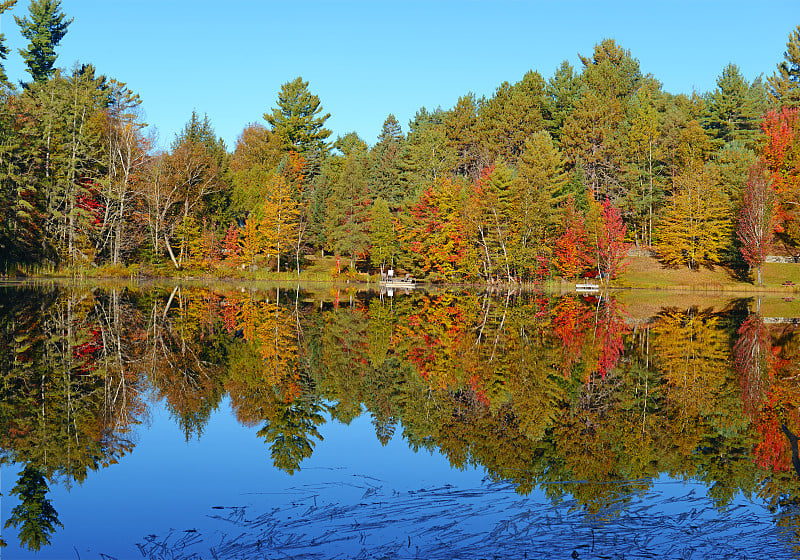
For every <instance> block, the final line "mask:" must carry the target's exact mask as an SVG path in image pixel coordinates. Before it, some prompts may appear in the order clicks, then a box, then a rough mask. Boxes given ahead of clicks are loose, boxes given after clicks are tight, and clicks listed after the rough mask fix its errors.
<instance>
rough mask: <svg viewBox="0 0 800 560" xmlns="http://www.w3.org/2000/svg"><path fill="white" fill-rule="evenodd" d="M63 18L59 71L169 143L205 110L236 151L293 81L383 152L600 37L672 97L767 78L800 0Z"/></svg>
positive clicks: (166, 8) (151, 11) (23, 7)
mask: <svg viewBox="0 0 800 560" xmlns="http://www.w3.org/2000/svg"><path fill="white" fill-rule="evenodd" d="M28 3H29V0H19V3H18V5H17V6H16V7H15V8H14V9H13V11H12V12H11V15H9V13H8V12H6V14H5V15H4V16H3V18H2V31H3V32H4V33H5V34H6V44H7V45H8V46H9V47H11V48H12V49H13V51H12V53H11V54H10V55H9V60H8V61H7V63H6V69H7V73H8V76H9V78H10V79H12V80H14V81H19V80H27V79H29V77H28V75H27V73H26V72H25V69H24V66H23V64H22V61H21V58H20V56H19V54H18V53H17V51H16V49H17V48H19V47H24V46H25V45H24V44H23V40H22V38H21V36H20V35H19V29H18V27H17V25H16V23H15V22H14V19H13V17H12V16H13V15H19V16H24V15H26V14H27V9H28ZM62 10H63V11H64V12H65V13H67V14H68V15H69V16H70V17H73V18H74V22H73V24H72V25H71V26H70V28H69V31H68V33H67V35H66V37H65V38H64V40H63V41H62V43H61V47H60V48H59V50H58V54H59V58H58V61H57V65H58V66H60V67H63V68H69V67H71V66H72V65H73V64H74V63H75V62H76V61H80V62H82V63H83V62H91V63H92V64H94V65H95V66H97V68H98V69H99V71H100V72H102V73H104V74H106V75H108V76H111V77H114V78H117V79H118V80H121V81H123V82H126V83H127V84H128V86H129V87H130V88H131V89H132V90H133V91H135V92H137V93H139V94H140V95H141V97H142V100H143V106H144V109H145V111H146V114H147V122H148V123H149V124H151V125H154V126H155V127H156V128H157V129H158V130H159V136H160V140H161V142H162V144H169V143H170V142H171V141H172V139H173V137H174V135H175V133H176V132H177V131H178V130H180V129H181V128H182V127H183V124H184V123H185V122H186V121H187V120H188V118H189V115H190V114H191V111H192V109H196V110H197V111H198V112H199V113H201V114H202V113H207V114H208V116H209V118H210V119H211V121H212V123H213V125H214V127H215V129H216V132H217V134H218V135H220V136H222V137H223V138H224V139H225V141H226V143H227V144H228V146H229V148H231V149H232V148H233V146H234V143H235V141H236V137H237V136H238V134H239V133H240V132H241V130H242V129H243V128H244V126H245V125H247V124H248V123H249V122H255V121H260V122H263V120H262V115H263V113H264V112H265V111H267V110H269V109H270V108H271V107H273V106H275V103H276V100H277V95H278V91H279V89H280V86H281V84H283V83H285V82H288V81H290V80H292V79H294V78H295V77H297V76H302V77H303V78H304V79H305V80H308V81H309V82H310V89H311V91H312V92H313V93H315V94H317V95H318V96H319V97H320V99H321V101H322V105H323V108H324V110H325V111H326V112H329V113H331V118H330V119H329V120H328V123H327V124H328V128H330V129H332V130H333V132H334V135H333V138H335V137H336V135H342V134H346V133H347V132H350V131H356V132H357V133H358V134H359V136H361V137H362V138H363V139H364V140H366V141H367V142H368V143H370V144H373V143H374V142H375V139H376V137H377V135H378V133H379V132H380V129H381V125H382V124H383V121H384V119H385V118H386V116H387V115H388V114H389V113H393V114H394V115H395V116H396V117H397V118H398V120H399V121H400V123H401V124H402V125H403V129H404V131H406V130H407V126H408V121H409V119H410V118H412V117H413V115H414V113H415V112H416V111H417V110H418V109H419V108H420V107H422V106H425V107H427V108H429V109H432V108H435V107H437V106H441V107H442V108H444V109H447V108H450V107H452V106H453V105H454V104H455V102H456V101H457V100H458V98H459V96H461V95H463V94H465V93H468V92H470V91H471V92H474V93H475V94H477V95H478V96H481V95H487V96H488V95H491V94H492V92H493V91H494V90H495V89H496V88H497V86H498V85H499V84H500V83H502V82H503V81H510V82H516V81H518V80H519V79H520V78H521V77H522V76H523V75H524V73H525V72H526V71H527V70H530V69H533V70H538V71H539V72H540V73H541V74H542V75H543V76H544V77H545V79H547V78H549V77H550V76H551V75H552V74H553V72H554V70H555V69H556V67H557V66H558V65H559V64H560V63H561V61H562V60H568V61H569V62H570V63H571V64H572V65H573V66H575V67H576V68H579V67H580V61H579V59H578V53H581V54H591V52H592V49H593V47H594V45H595V44H596V43H598V42H599V41H601V40H602V39H604V38H613V39H615V40H616V41H617V42H618V43H619V44H621V45H622V46H623V47H625V48H627V49H629V50H630V51H631V54H632V55H633V56H634V57H635V58H637V59H638V60H639V61H640V64H641V68H642V70H643V71H644V72H646V73H648V72H649V73H651V74H653V75H654V76H655V77H656V78H657V79H659V80H660V81H661V82H662V83H663V84H664V89H665V90H667V91H669V92H672V93H691V92H692V91H698V92H705V91H709V90H712V89H713V88H714V87H715V81H716V78H717V76H718V75H719V74H720V72H721V71H722V68H723V67H724V66H725V65H726V64H727V63H728V62H733V63H735V64H737V65H739V67H740V69H741V70H742V73H743V74H744V76H745V77H747V78H748V79H750V80H752V79H753V78H755V77H756V76H758V75H759V74H764V75H765V76H767V75H770V74H772V72H773V71H774V70H775V65H776V64H777V63H778V62H779V61H780V60H782V59H783V52H784V50H785V48H786V41H787V38H788V35H789V33H790V32H791V31H792V30H793V29H794V28H795V27H796V26H797V25H798V24H800V2H798V1H797V0H792V1H789V0H784V1H769V0H763V1H762V2H760V3H756V2H754V1H752V0H748V1H722V0H714V1H711V0H686V1H684V0H675V1H658V0H651V1H650V2H640V1H630V2H627V1H626V2H601V1H598V0H586V1H583V0H581V1H578V0H572V1H569V0H567V1H560V2H555V1H553V2H533V1H530V2H523V1H506V0H496V1H488V0H486V1H470V0H461V1H435V0H427V1H416V0H409V1H402V2H401V1H386V0H372V1H364V2H361V1H359V2H356V1H340V2H333V1H314V2H311V1H297V0H292V1H289V0H284V1H281V2H263V1H256V0H247V1H238V0H228V1H227V2H210V1H207V0H192V1H189V0H158V1H155V0H135V1H132V0H126V1H123V0H81V1H78V0H62Z"/></svg>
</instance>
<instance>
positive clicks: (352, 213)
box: [325, 153, 371, 268]
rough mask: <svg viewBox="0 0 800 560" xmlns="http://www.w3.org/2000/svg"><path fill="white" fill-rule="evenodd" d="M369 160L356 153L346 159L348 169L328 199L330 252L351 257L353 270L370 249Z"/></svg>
mask: <svg viewBox="0 0 800 560" xmlns="http://www.w3.org/2000/svg"><path fill="white" fill-rule="evenodd" d="M365 160H366V158H365V157H364V156H363V154H360V153H354V154H351V155H350V156H349V157H347V158H346V160H345V164H344V168H343V169H342V172H341V174H340V175H339V178H338V180H337V181H336V183H335V184H334V185H333V192H332V193H331V195H330V197H329V198H328V200H327V208H326V212H325V226H326V227H325V230H326V233H327V242H328V245H329V249H331V250H332V251H334V252H335V253H336V254H337V255H348V256H349V257H350V267H351V268H353V267H354V266H355V263H356V261H357V260H358V259H360V258H362V257H363V256H365V254H366V252H367V248H368V247H369V211H370V206H371V203H370V199H369V192H368V182H367V171H366V169H365V166H366V162H365Z"/></svg>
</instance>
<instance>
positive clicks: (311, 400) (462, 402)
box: [0, 286, 800, 550]
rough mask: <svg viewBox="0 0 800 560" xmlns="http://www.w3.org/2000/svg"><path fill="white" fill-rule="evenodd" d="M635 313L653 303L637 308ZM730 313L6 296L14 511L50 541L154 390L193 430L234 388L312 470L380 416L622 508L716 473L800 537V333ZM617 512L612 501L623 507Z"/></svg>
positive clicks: (281, 296) (371, 299) (419, 436)
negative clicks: (328, 446)
mask: <svg viewBox="0 0 800 560" xmlns="http://www.w3.org/2000/svg"><path fill="white" fill-rule="evenodd" d="M634 307H636V306H634ZM757 308H758V306H756V305H753V302H751V301H747V300H737V301H732V302H729V303H727V304H726V305H725V306H723V307H715V308H712V307H702V306H689V307H681V308H678V307H661V308H660V309H659V310H657V311H653V312H645V313H643V312H641V311H640V308H637V309H633V310H631V309H628V308H627V307H626V306H625V305H623V304H622V303H621V302H620V301H618V300H616V299H614V298H609V297H578V296H575V295H565V296H551V295H548V294H543V293H531V294H510V293H509V294H496V295H489V294H478V293H469V292H464V293H453V292H440V293H425V292H420V291H415V292H414V293H411V294H408V295H405V296H403V297H395V298H386V297H380V295H378V294H370V293H348V294H345V295H342V294H340V293H332V294H311V293H305V292H301V291H299V290H277V289H273V290H266V291H246V290H233V289H212V288H209V287H199V288H189V287H170V288H162V289H147V290H139V289H127V288H126V289H113V288H109V289H100V288H96V289H80V288H59V287H55V286H50V287H29V288H3V289H0V345H2V347H3V348H5V349H6V350H5V351H4V352H3V353H2V354H0V369H2V382H1V383H2V385H0V447H1V448H2V456H1V458H2V461H3V462H14V463H18V464H20V465H22V466H23V468H22V471H21V475H20V479H19V481H18V483H17V485H16V486H15V487H14V489H13V491H12V493H13V494H14V495H15V497H16V498H17V499H18V500H19V502H20V505H19V506H17V507H15V508H14V509H13V510H12V512H11V516H10V518H9V520H8V522H7V523H6V528H11V527H13V528H15V529H16V531H17V537H18V538H19V540H20V542H21V544H22V546H24V547H27V548H29V549H31V550H38V549H39V548H41V547H42V546H45V545H47V544H48V542H49V537H50V535H52V534H53V532H54V531H55V530H57V528H58V526H59V525H60V522H59V520H58V514H57V512H56V510H57V508H58V504H51V503H50V501H49V500H48V498H47V492H48V483H49V484H53V483H59V484H66V485H69V484H71V483H72V482H75V481H77V482H81V481H83V480H85V479H86V477H87V476H90V474H91V472H92V471H97V470H99V469H102V468H104V467H108V466H109V465H112V464H114V463H116V462H118V461H120V460H124V459H123V457H124V456H125V455H126V454H128V453H131V452H135V441H136V439H135V434H136V431H137V426H139V425H140V424H141V423H142V422H143V421H145V420H146V418H147V415H148V406H149V404H148V403H149V402H152V400H155V401H158V402H162V403H165V405H166V407H167V409H168V410H169V412H170V415H171V416H172V418H173V420H174V422H175V423H176V424H177V425H178V426H180V428H181V430H182V432H183V433H184V435H185V438H186V439H187V440H189V439H192V438H201V437H202V435H203V431H204V429H205V428H206V426H207V424H208V421H209V418H210V416H211V414H212V412H213V411H214V410H216V409H217V408H218V407H219V405H220V403H221V402H222V399H223V398H224V397H225V396H226V395H227V396H228V397H229V399H230V403H231V406H232V408H233V410H234V413H235V415H236V418H237V419H238V421H239V422H240V423H241V424H243V425H245V426H250V427H254V428H257V430H256V433H257V437H259V438H261V439H263V441H264V444H265V447H266V449H267V450H268V451H267V454H268V456H269V459H268V460H269V461H271V463H272V464H273V465H274V466H275V467H276V468H278V469H281V470H282V471H285V472H287V473H290V474H291V473H295V472H297V471H298V470H299V469H301V468H302V466H303V462H304V460H306V459H307V458H308V457H310V456H311V455H312V454H313V453H314V450H315V448H316V446H318V445H321V444H322V443H321V442H322V436H321V433H320V427H321V425H322V424H323V423H324V422H325V421H326V418H330V419H332V420H335V421H338V422H341V423H343V424H349V423H350V422H352V421H353V420H355V419H356V418H358V417H360V416H362V415H365V414H366V415H369V417H370V419H371V422H372V425H373V426H374V431H375V435H376V437H377V438H378V440H379V441H380V442H381V443H383V444H384V445H385V444H386V443H387V442H388V441H389V440H391V438H392V436H393V435H394V434H395V433H396V432H397V431H398V430H400V431H402V434H403V438H404V440H405V441H406V442H407V445H408V446H409V447H410V448H411V449H412V450H415V451H417V450H422V449H425V450H431V451H435V452H437V453H441V454H443V455H444V456H446V457H447V459H448V460H449V462H450V464H451V465H452V466H453V467H455V468H463V467H467V466H479V467H481V468H483V469H485V470H486V472H487V473H488V475H489V477H490V478H491V479H492V480H493V481H496V482H498V483H500V482H502V483H503V484H510V485H511V487H512V488H513V489H514V490H515V491H516V492H517V493H518V494H523V495H525V494H528V493H530V492H531V491H532V490H533V489H534V488H536V487H539V488H542V489H543V490H544V491H545V493H546V495H547V496H548V497H549V498H550V499H551V500H553V501H554V503H557V502H558V501H559V500H574V503H575V505H576V507H579V508H580V509H581V510H582V511H584V512H589V513H592V514H597V515H599V516H600V517H604V518H609V517H614V516H617V515H620V512H622V511H625V508H626V507H631V504H634V503H638V501H639V500H640V499H641V497H642V496H643V495H644V494H645V493H647V492H648V491H651V490H652V484H653V480H655V479H658V478H659V476H662V475H664V474H666V475H669V476H670V477H672V478H678V479H681V478H694V479H698V480H702V481H703V482H704V483H705V484H706V485H707V486H708V488H709V495H710V496H711V498H712V500H713V502H714V504H715V507H717V508H720V509H724V508H726V507H729V506H730V505H731V504H732V503H733V501H734V499H735V497H736V496H737V495H740V494H743V495H744V496H752V497H758V498H761V499H763V500H765V501H766V502H767V503H768V504H770V506H771V507H772V508H773V510H774V511H775V512H776V513H779V514H780V515H778V516H777V520H778V521H777V523H778V524H779V525H780V526H782V527H786V528H788V529H789V530H790V531H791V532H792V534H793V535H794V537H793V540H794V541H795V542H796V541H797V540H798V539H797V527H798V521H800V520H798V519H797V513H796V512H797V496H798V480H799V479H798V473H800V460H799V459H798V456H797V438H796V437H795V435H796V434H798V433H800V415H799V414H798V395H800V392H799V389H800V388H799V387H798V379H800V377H798V374H800V359H799V358H800V356H798V352H799V351H800V331H798V329H797V326H796V325H794V324H792V323H791V322H785V321H784V322H780V320H776V319H770V318H765V317H763V316H762V315H761V314H760V313H756V312H751V311H750V310H751V309H757ZM612 506H613V507H612Z"/></svg>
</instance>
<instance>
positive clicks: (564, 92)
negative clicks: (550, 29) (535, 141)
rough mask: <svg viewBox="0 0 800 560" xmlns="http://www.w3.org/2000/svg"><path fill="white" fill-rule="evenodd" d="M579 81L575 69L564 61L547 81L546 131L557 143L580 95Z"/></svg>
mask: <svg viewBox="0 0 800 560" xmlns="http://www.w3.org/2000/svg"><path fill="white" fill-rule="evenodd" d="M580 86H581V83H580V80H579V77H578V76H577V75H576V74H575V69H574V68H573V67H572V65H571V64H570V63H569V62H567V61H566V60H565V61H563V62H562V63H561V66H559V67H558V68H557V69H556V71H555V73H554V74H553V77H552V78H550V79H549V80H548V81H547V86H546V88H545V93H546V95H547V105H546V107H547V116H548V118H547V130H548V132H550V135H551V136H552V137H553V138H554V139H555V140H556V141H557V140H559V139H560V138H561V131H562V129H563V128H564V123H565V122H566V120H567V117H568V116H569V114H570V113H571V112H572V110H573V109H574V108H575V102H576V101H577V99H578V95H579V93H580Z"/></svg>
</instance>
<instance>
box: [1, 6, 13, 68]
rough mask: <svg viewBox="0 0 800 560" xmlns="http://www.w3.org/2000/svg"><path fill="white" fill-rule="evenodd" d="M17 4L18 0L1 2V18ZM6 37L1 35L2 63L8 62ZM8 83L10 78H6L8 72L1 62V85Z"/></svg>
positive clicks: (3, 34)
mask: <svg viewBox="0 0 800 560" xmlns="http://www.w3.org/2000/svg"><path fill="white" fill-rule="evenodd" d="M16 4H17V0H3V1H2V2H0V16H2V15H3V12H5V11H7V10H9V9H11V8H13V7H14V6H15V5H16ZM5 41H6V35H5V33H0V61H4V60H6V57H7V56H8V47H7V46H6V45H5ZM7 83H8V76H6V70H5V67H4V64H3V63H2V62H0V84H7Z"/></svg>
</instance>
